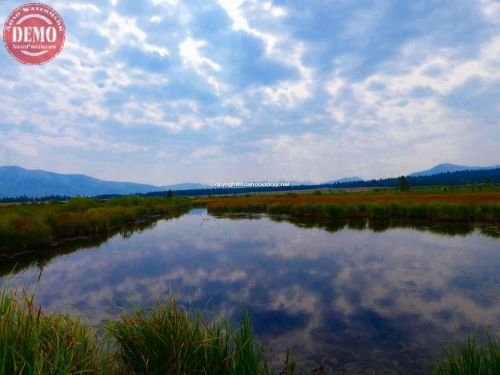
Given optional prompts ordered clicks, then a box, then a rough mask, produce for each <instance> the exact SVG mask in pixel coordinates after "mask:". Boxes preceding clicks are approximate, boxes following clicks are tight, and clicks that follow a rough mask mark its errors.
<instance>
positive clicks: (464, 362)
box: [434, 336, 500, 375]
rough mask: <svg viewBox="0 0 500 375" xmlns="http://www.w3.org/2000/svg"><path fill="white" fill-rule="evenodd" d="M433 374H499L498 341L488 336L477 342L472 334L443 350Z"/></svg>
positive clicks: (499, 346)
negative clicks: (484, 339) (485, 339)
mask: <svg viewBox="0 0 500 375" xmlns="http://www.w3.org/2000/svg"><path fill="white" fill-rule="evenodd" d="M434 374H435V375H469V374H473V375H494V374H500V341H499V339H498V338H497V337H494V336H488V338H487V341H486V343H484V344H479V343H477V342H476V339H475V338H474V337H472V336H470V337H468V338H467V339H466V341H465V342H464V343H462V344H460V345H453V346H452V347H451V348H449V349H446V350H445V354H444V356H443V358H442V359H440V360H439V361H438V363H437V365H436V368H435V370H434Z"/></svg>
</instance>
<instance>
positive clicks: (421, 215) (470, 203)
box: [206, 190, 500, 223]
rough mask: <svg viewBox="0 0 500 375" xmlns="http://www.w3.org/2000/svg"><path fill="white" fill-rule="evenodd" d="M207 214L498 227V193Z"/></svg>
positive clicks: (318, 201) (298, 201) (211, 207)
mask: <svg viewBox="0 0 500 375" xmlns="http://www.w3.org/2000/svg"><path fill="white" fill-rule="evenodd" d="M206 205H207V208H208V212H209V213H211V214H223V213H245V212H255V213H268V214H286V215H291V216H293V217H297V218H309V219H312V220H324V219H328V220H341V219H349V218H352V219H373V220H385V219H408V220H426V221H429V222H460V223H500V192H498V191H491V192H481V193H470V192H463V191H462V192H456V193H451V192H448V191H446V192H443V191H442V192H439V191H423V192H420V193H410V192H405V193H394V192H391V191H382V192H378V193H374V192H358V193H339V192H333V193H323V192H321V191H319V190H318V191H316V192H313V193H312V194H310V195H299V194H289V195H283V196H269V195H268V196H250V197H226V198H213V199H207V200H206Z"/></svg>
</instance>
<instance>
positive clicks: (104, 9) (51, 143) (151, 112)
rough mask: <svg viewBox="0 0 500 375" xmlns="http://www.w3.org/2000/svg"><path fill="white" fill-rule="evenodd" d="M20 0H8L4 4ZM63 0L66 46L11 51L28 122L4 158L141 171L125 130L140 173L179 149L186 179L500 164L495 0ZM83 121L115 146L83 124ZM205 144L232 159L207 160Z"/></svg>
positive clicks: (10, 102) (17, 107)
mask: <svg viewBox="0 0 500 375" xmlns="http://www.w3.org/2000/svg"><path fill="white" fill-rule="evenodd" d="M17 5H18V4H17V3H16V2H15V1H13V0H8V1H4V2H2V3H1V5H0V16H2V17H6V16H7V14H9V13H10V12H11V11H12V9H14V8H15V7H16V6H17ZM52 5H53V6H54V7H55V8H56V9H57V10H58V11H59V12H60V13H61V15H62V17H63V19H64V21H65V24H66V27H67V38H66V44H65V47H64V49H63V51H62V52H61V54H60V55H59V56H58V57H57V59H55V60H54V61H53V62H51V63H50V64H47V65H45V66H41V67H27V66H22V65H21V64H19V63H17V62H16V61H15V60H13V59H12V58H11V57H10V56H9V55H8V54H7V53H6V52H5V51H4V50H3V51H2V52H1V53H0V63H1V64H2V69H3V71H2V75H1V76H0V99H1V100H0V111H1V113H2V117H1V118H0V131H1V132H2V134H3V136H4V137H9V136H11V137H12V145H11V146H9V147H7V148H5V150H4V151H3V152H2V153H0V164H5V163H7V162H8V163H9V164H16V160H18V162H17V163H18V164H22V165H24V166H27V167H35V168H41V169H51V168H54V165H56V164H57V163H54V160H55V159H54V158H57V157H58V158H60V159H64V160H66V161H68V163H69V160H71V161H72V163H74V164H73V167H72V168H73V170H72V171H74V172H83V173H88V174H91V175H106V176H108V177H109V178H113V173H117V175H116V177H119V178H121V179H124V176H123V174H122V173H123V172H122V171H121V170H120V167H119V166H118V165H115V167H112V166H113V165H114V164H113V163H115V161H114V160H115V157H114V153H116V152H117V148H116V147H113V145H121V146H123V147H119V148H121V149H123V150H138V151H137V153H136V154H135V155H134V156H133V157H135V158H136V159H135V160H134V161H133V160H132V159H130V161H129V162H130V165H132V164H133V165H134V167H133V168H129V171H128V173H130V179H132V180H143V179H144V178H146V179H149V181H146V180H144V182H152V183H154V182H156V181H163V180H165V178H166V177H167V176H166V175H165V173H166V172H165V168H162V165H163V163H165V160H166V157H165V155H168V158H169V159H168V160H174V159H175V160H177V161H178V162H179V163H180V164H179V165H178V166H177V165H174V166H171V169H170V170H169V176H168V177H169V178H172V179H173V181H172V182H182V180H184V179H187V180H191V181H194V180H197V179H199V178H204V179H206V181H200V182H211V181H213V180H216V179H220V180H228V181H232V180H249V179H254V180H262V179H274V178H277V177H278V176H279V177H280V179H285V180H289V179H298V180H304V179H311V180H314V181H323V180H331V179H334V178H340V177H343V176H344V175H359V176H361V177H365V178H372V177H385V176H390V175H394V174H401V173H404V171H408V172H411V171H413V170H419V169H424V168H428V167H430V166H431V165H433V164H436V163H438V162H445V161H446V162H456V163H462V164H478V165H488V164H497V163H498V160H495V156H494V155H496V154H497V153H496V152H495V151H496V149H497V148H498V142H499V141H500V140H499V138H498V137H499V136H498V134H499V132H498V127H499V123H498V118H500V103H499V100H498V97H499V93H500V69H499V66H500V61H499V59H498V56H500V39H499V38H498V34H499V32H500V26H499V25H498V22H495V20H496V19H497V18H498V10H499V8H498V4H497V2H496V1H492V0H481V1H478V2H469V1H466V0H457V1H455V2H453V3H451V0H450V1H444V2H442V3H440V4H435V6H430V5H429V4H425V3H415V2H400V3H395V2H390V1H383V2H381V3H377V4H376V6H375V5H374V4H372V3H371V2H368V1H359V2H352V1H343V0H342V1H334V2H312V3H308V4H307V5H305V3H301V2H282V1H274V2H272V1H264V2H262V1H257V0H237V1H233V0H231V1H226V0H218V1H216V0H213V1H212V0H211V1H202V0H194V1H191V2H189V3H188V2H183V1H174V0H163V1H162V0H151V1H145V2H130V1H118V0H116V1H109V2H98V1H88V2H81V1H76V2H67V1H54V3H53V4H52ZM457 20H460V22H457ZM27 108H29V111H28V110H26V109H27ZM75 128H76V129H79V130H80V132H81V136H82V137H85V134H92V136H90V137H89V138H91V139H94V140H95V139H97V138H100V139H102V140H103V141H104V142H108V147H102V146H101V145H97V144H96V143H95V142H94V143H92V142H87V141H83V140H79V139H77V137H76V136H72V137H70V136H68V134H67V132H68V131H70V129H75ZM14 130H16V131H17V132H18V133H11V132H12V131H14ZM22 140H25V146H24V147H23V145H22ZM41 140H44V142H42V141H41ZM63 143H65V145H66V146H65V147H63V146H62V144H63ZM82 143H83V144H85V147H94V148H99V150H100V151H99V153H98V155H99V157H103V158H106V150H108V151H109V155H108V157H109V162H107V163H106V168H110V170H109V171H102V170H101V169H100V168H101V167H99V166H100V165H101V166H102V165H103V164H102V163H99V162H98V161H97V160H96V158H97V154H94V155H90V154H88V155H85V154H83V153H82V154H80V155H79V156H80V157H79V158H76V157H74V155H76V154H71V150H75V152H76V153H78V151H77V150H84V148H83V147H82ZM478 145H482V147H481V148H479V146H478ZM202 148H206V149H207V150H219V151H220V152H221V153H222V154H221V158H214V157H213V155H210V156H207V157H206V158H203V157H198V158H195V156H194V155H195V153H196V151H197V150H200V149H202ZM164 153H166V154H164ZM28 154H31V155H35V154H36V155H37V158H36V159H33V160H29V163H28V164H26V163H27V160H28V159H27V158H28V156H27V155H28ZM130 154H131V155H133V152H131V153H130ZM174 155H175V156H176V157H175V158H173V156H174ZM1 158H3V161H2V160H1ZM131 158H132V156H131ZM172 158H173V159H172ZM222 159H224V160H226V161H227V163H228V165H227V168H223V169H221V168H220V167H219V166H218V164H217V163H218V162H220V160H222ZM218 160H219V161H218ZM132 161H133V162H132ZM68 165H69V164H68ZM144 170H149V173H144ZM118 173H119V174H118ZM158 173H159V175H157V174H158ZM125 179H127V178H126V176H125Z"/></svg>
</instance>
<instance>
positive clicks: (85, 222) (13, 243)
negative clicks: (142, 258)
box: [0, 197, 191, 250]
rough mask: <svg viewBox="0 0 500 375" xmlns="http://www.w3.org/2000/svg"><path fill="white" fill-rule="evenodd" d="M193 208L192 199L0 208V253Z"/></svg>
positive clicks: (82, 200)
mask: <svg viewBox="0 0 500 375" xmlns="http://www.w3.org/2000/svg"><path fill="white" fill-rule="evenodd" d="M190 207H191V201H190V200H189V199H182V198H171V199H167V198H142V197H123V198H115V199H109V200H97V199H87V198H73V199H71V200H69V201H67V202H64V203H39V204H29V205H8V206H0V249H16V250H19V249H24V248H43V247H49V246H51V245H54V244H58V243H60V242H61V241H65V240H68V239H74V238H79V237H86V236H93V235H97V234H106V233H111V232H113V231H115V230H116V229H122V228H123V229H125V228H127V227H128V226H130V225H131V224H133V223H138V222H144V221H146V220H148V219H151V218H153V217H157V218H159V217H168V216H169V215H175V214H178V213H183V212H185V211H186V210H187V209H189V208H190Z"/></svg>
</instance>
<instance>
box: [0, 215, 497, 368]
mask: <svg viewBox="0 0 500 375" xmlns="http://www.w3.org/2000/svg"><path fill="white" fill-rule="evenodd" d="M434 229H439V228H434ZM446 232H447V234H438V233H435V232H434V231H430V230H422V228H420V229H418V230H417V229H412V228H387V227H384V226H382V227H376V226H375V227H372V228H371V229H370V228H367V227H366V226H365V224H364V223H362V224H359V223H358V224H355V225H349V226H348V225H345V226H344V224H342V225H337V226H333V227H332V226H326V227H323V228H321V227H311V225H304V224H299V223H291V222H289V221H287V220H276V218H271V217H268V216H266V215H253V216H236V217H213V216H210V215H208V214H207V213H206V211H205V210H193V211H191V212H190V213H189V214H186V215H184V216H182V217H179V218H176V219H171V220H163V221H159V222H157V223H156V224H154V225H152V226H151V227H146V228H142V230H141V231H139V232H136V233H128V234H126V235H121V236H120V235H119V236H115V237H113V238H111V239H108V240H106V241H103V242H102V243H100V244H99V241H97V242H96V243H94V244H87V247H86V248H81V249H78V250H76V249H70V250H68V249H61V250H57V251H52V252H50V253H46V254H44V255H43V258H41V257H38V258H37V257H34V256H33V255H31V256H27V257H25V258H24V260H23V261H21V262H19V260H14V261H12V260H11V261H9V260H7V259H2V260H0V272H2V273H4V276H3V277H2V279H0V283H8V284H11V285H18V286H24V287H30V288H34V287H35V285H37V291H36V295H37V299H38V302H39V303H40V304H41V305H42V306H43V307H44V308H45V309H47V310H49V311H60V312H69V313H76V314H78V315H80V316H84V317H85V319H86V320H88V321H90V322H93V323H96V322H99V321H102V320H104V319H106V318H109V317H110V316H113V315H116V314H117V312H118V311H119V309H120V308H126V309H127V308H130V307H131V306H148V305H151V304H152V303H154V302H155V301H158V300H162V299H164V298H165V297H166V296H168V295H173V296H175V297H176V298H177V300H178V302H180V303H182V304H187V305H191V306H193V307H194V308H202V309H207V310H215V311H218V312H222V313H224V314H225V315H226V316H227V317H229V318H231V319H232V320H234V321H235V322H238V321H239V320H240V318H241V314H242V306H243V305H244V306H245V307H246V308H247V309H248V310H249V311H250V313H251V317H252V320H253V325H254V332H255V334H256V336H257V338H258V340H259V341H260V342H261V343H263V344H265V345H266V347H267V348H268V351H270V352H271V353H272V354H274V355H275V356H274V357H273V358H280V359H281V357H282V354H283V353H284V352H285V350H286V348H287V347H289V348H290V349H291V352H292V354H293V356H294V358H295V359H296V360H297V362H298V363H299V364H300V368H301V369H302V370H307V371H312V370H314V369H318V368H320V367H321V368H322V370H323V371H324V373H336V374H342V373H381V374H391V373H407V374H423V373H428V370H429V366H430V365H431V363H432V361H433V360H434V359H435V357H436V355H438V353H439V352H440V351H441V349H442V345H444V344H445V343H447V342H449V341H450V340H456V339H461V338H463V337H464V335H465V334H467V333H468V332H477V331H481V330H482V329H484V328H487V329H489V330H490V331H492V332H494V333H497V334H499V333H500V272H499V271H500V240H499V239H498V237H497V238H495V237H494V236H486V235H484V234H482V232H480V231H479V230H470V228H468V229H467V228H466V230H462V231H460V228H458V229H457V230H449V229H448V230H446ZM454 233H459V234H454ZM1 263H3V264H1ZM14 264H17V269H16V271H15V272H14V273H13V274H10V275H7V272H8V269H9V268H12V266H13V265H14ZM276 361H277V359H276Z"/></svg>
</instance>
